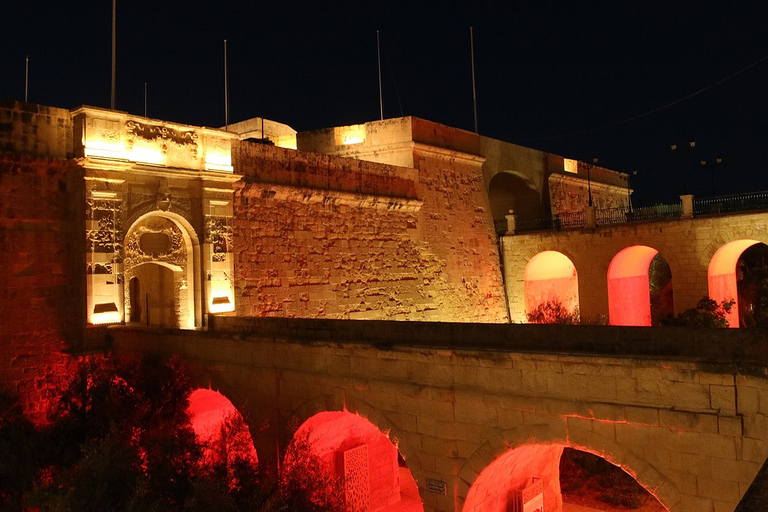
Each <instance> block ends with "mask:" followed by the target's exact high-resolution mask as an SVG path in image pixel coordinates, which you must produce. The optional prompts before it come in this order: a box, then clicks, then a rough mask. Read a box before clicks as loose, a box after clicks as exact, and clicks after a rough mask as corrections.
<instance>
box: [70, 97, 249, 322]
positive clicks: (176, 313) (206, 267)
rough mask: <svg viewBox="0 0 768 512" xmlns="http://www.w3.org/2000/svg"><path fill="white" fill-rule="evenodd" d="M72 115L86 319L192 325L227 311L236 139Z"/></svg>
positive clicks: (108, 116) (115, 117)
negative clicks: (81, 203)
mask: <svg viewBox="0 0 768 512" xmlns="http://www.w3.org/2000/svg"><path fill="white" fill-rule="evenodd" d="M72 118H73V133H74V141H75V143H74V156H75V158H76V162H77V164H78V165H79V166H81V167H82V168H83V169H84V170H85V194H86V251H85V264H86V276H87V278H86V282H87V289H86V301H87V306H86V307H87V319H88V322H89V323H92V324H104V323H115V322H136V323H140V324H144V325H163V326H170V327H181V328H186V329H192V328H195V327H202V326H203V324H204V315H205V314H208V313H212V312H225V311H234V309H235V294H234V283H233V275H234V259H233V257H232V254H233V247H232V224H233V221H232V215H233V204H232V201H233V196H232V194H233V191H232V184H233V183H234V182H235V181H237V180H238V179H239V176H237V175H235V174H233V167H232V159H231V154H232V143H233V141H235V140H237V138H236V137H235V136H234V135H232V134H229V133H225V132H222V131H219V130H212V129H207V128H199V127H191V126H184V125H177V124H172V123H167V122H161V121H156V120H152V119H145V118H140V117H136V116H130V115H128V114H126V113H123V112H114V111H109V110H104V109H97V108H92V107H81V108H79V109H77V110H75V111H73V112H72Z"/></svg>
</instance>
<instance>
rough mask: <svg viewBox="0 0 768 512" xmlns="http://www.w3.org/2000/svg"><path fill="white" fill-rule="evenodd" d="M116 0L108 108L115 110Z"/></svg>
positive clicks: (113, 18) (113, 1)
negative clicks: (110, 93)
mask: <svg viewBox="0 0 768 512" xmlns="http://www.w3.org/2000/svg"><path fill="white" fill-rule="evenodd" d="M116 31H117V0H112V97H111V100H110V102H109V108H111V109H112V110H115V65H116V63H115V61H116V60H117V58H116V55H117V37H116V35H115V34H116Z"/></svg>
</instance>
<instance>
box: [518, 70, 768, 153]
mask: <svg viewBox="0 0 768 512" xmlns="http://www.w3.org/2000/svg"><path fill="white" fill-rule="evenodd" d="M765 60H768V55H766V56H765V57H763V58H761V59H758V60H756V61H755V62H753V63H751V64H749V65H748V66H745V67H743V68H741V69H740V70H738V71H736V72H735V73H732V74H730V75H728V76H726V77H725V78H721V79H720V80H718V81H716V82H713V83H711V84H709V85H707V86H706V87H702V88H701V89H699V90H697V91H695V92H692V93H691V94H688V95H687V96H683V97H682V98H678V99H676V100H674V101H671V102H669V103H667V104H665V105H662V106H660V107H656V108H654V109H652V110H648V111H647V112H644V113H642V114H639V115H636V116H632V117H628V118H626V119H622V120H621V121H616V122H613V123H610V124H605V125H602V126H597V127H595V128H588V129H586V130H579V131H575V132H571V133H565V134H561V135H551V136H547V137H536V138H532V139H522V140H524V141H540V140H552V139H565V138H568V137H576V136H579V135H586V134H588V133H594V132H599V131H602V130H607V129H608V128H613V127H616V126H620V125H623V124H627V123H630V122H632V121H637V120H639V119H642V118H644V117H648V116H651V115H653V114H656V113H658V112H661V111H662V110H666V109H668V108H670V107H673V106H675V105H677V104H679V103H682V102H684V101H687V100H689V99H691V98H693V97H694V96H698V95H699V94H702V93H704V92H706V91H708V90H710V89H712V88H713V87H717V86H718V85H721V84H722V83H724V82H726V81H728V80H730V79H731V78H733V77H735V76H737V75H740V74H742V73H744V72H745V71H748V70H749V69H751V68H753V67H755V66H757V65H758V64H760V63H761V62H763V61H765Z"/></svg>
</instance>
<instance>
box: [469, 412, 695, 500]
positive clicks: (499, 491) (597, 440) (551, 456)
mask: <svg viewBox="0 0 768 512" xmlns="http://www.w3.org/2000/svg"><path fill="white" fill-rule="evenodd" d="M576 439H581V440H582V442H576V441H575V440H576ZM587 440H588V441H587ZM565 448H574V449H577V450H580V451H583V452H587V453H591V454H593V455H596V456H598V457H601V458H602V459H605V460H606V461H607V462H609V463H611V464H613V465H615V466H618V467H620V468H621V469H622V470H624V471H625V472H626V473H627V474H629V475H630V476H632V477H633V478H634V479H635V480H636V481H637V483H638V484H640V485H641V486H642V487H644V488H645V489H646V490H647V491H648V492H649V493H650V494H651V495H653V496H654V497H655V498H656V499H657V500H658V502H659V503H660V504H661V505H662V506H663V507H664V508H666V509H667V510H670V511H674V512H677V511H680V510H681V509H680V500H681V496H680V491H679V490H678V489H677V487H676V486H675V485H674V483H673V482H672V481H670V480H669V479H668V478H667V477H666V476H664V475H663V474H661V473H660V472H659V471H658V470H657V469H656V468H655V467H654V466H653V465H652V464H650V463H649V462H648V461H647V460H646V459H644V458H642V457H640V456H638V455H636V454H635V453H634V452H633V451H632V449H631V447H629V446H624V445H621V444H619V443H617V442H616V441H615V440H614V439H611V438H608V437H605V436H603V435H601V434H599V433H597V432H595V431H594V430H590V429H585V428H584V427H579V426H569V427H568V428H567V429H561V428H558V427H555V426H553V425H550V424H539V425H526V426H521V427H518V428H514V429H510V430H507V431H504V432H502V433H501V434H499V435H497V436H495V437H493V438H492V439H489V440H488V441H486V442H485V443H484V444H483V445H481V446H480V447H479V448H478V449H477V450H476V451H475V452H474V453H473V454H472V455H471V456H470V457H469V459H468V460H467V461H466V462H465V463H464V466H463V467H462V469H461V470H460V471H459V479H460V489H462V491H460V492H459V495H458V496H457V497H458V499H459V503H460V504H461V510H463V511H464V512H472V511H474V512H493V511H494V510H499V511H502V510H508V509H507V508H506V506H507V502H506V501H505V498H507V497H509V496H510V495H514V492H513V491H516V490H519V489H521V488H530V489H529V490H530V491H532V492H533V495H534V496H535V495H536V494H537V492H536V491H539V490H541V491H542V493H543V494H544V497H543V498H544V499H543V505H544V509H543V510H561V509H562V497H561V495H560V483H559V463H560V457H561V455H562V452H563V450H564V449H565ZM534 473H536V474H534ZM531 477H535V478H534V479H532V478H531ZM537 481H538V485H539V486H540V489H539V488H537V486H536V483H537ZM532 484H533V485H532ZM528 494H529V495H530V493H528ZM457 510H458V508H457ZM513 510H515V509H513ZM523 510H524V509H523Z"/></svg>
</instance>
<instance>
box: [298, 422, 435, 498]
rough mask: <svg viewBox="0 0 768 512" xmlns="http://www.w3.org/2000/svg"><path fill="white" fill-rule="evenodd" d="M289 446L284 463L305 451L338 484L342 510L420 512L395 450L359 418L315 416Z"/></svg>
mask: <svg viewBox="0 0 768 512" xmlns="http://www.w3.org/2000/svg"><path fill="white" fill-rule="evenodd" d="M294 443H298V444H294ZM294 443H292V444H291V445H290V446H289V448H288V450H287V451H286V456H285V457H286V461H288V460H292V458H295V457H296V456H297V455H296V453H295V452H296V450H297V449H298V450H302V449H304V450H306V449H308V450H309V452H310V453H311V455H312V456H314V457H316V458H317V459H318V460H319V461H320V463H321V465H322V466H323V467H325V468H326V470H327V471H329V472H330V473H331V474H333V475H335V478H337V479H338V481H339V482H341V485H342V492H343V494H344V501H345V504H346V510H350V511H352V510H366V511H371V512H375V511H386V512H389V511H395V510H398V511H404V512H421V511H423V506H422V505H421V499H420V498H419V494H418V489H417V487H416V482H415V480H414V478H413V476H412V474H411V472H410V470H409V468H408V467H407V466H406V465H405V460H404V459H403V458H402V457H401V456H400V454H399V451H398V449H397V446H396V445H395V444H394V443H393V442H392V440H391V439H390V438H389V437H388V436H387V435H386V434H385V433H384V432H382V431H381V430H379V428H378V427H377V426H376V425H374V424H373V423H371V422H370V421H368V420H366V419H365V418H363V417H361V416H358V415H357V414H353V413H351V412H346V411H325V412H320V413H318V414H315V415H313V416H311V417H310V418H308V419H307V420H306V421H305V422H304V423H303V424H302V425H301V427H299V429H298V430H297V431H296V433H295V435H294ZM297 446H298V447H299V448H297ZM302 447H303V448H302ZM299 456H300V457H306V456H307V454H300V455H299ZM286 464H287V463H286ZM318 480H319V481H321V482H322V481H323V480H324V479H323V478H320V479H318Z"/></svg>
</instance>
